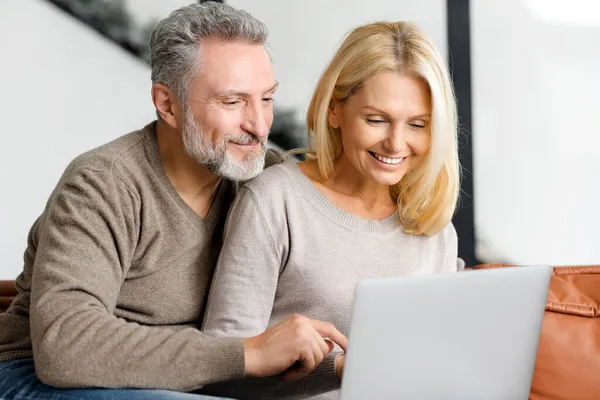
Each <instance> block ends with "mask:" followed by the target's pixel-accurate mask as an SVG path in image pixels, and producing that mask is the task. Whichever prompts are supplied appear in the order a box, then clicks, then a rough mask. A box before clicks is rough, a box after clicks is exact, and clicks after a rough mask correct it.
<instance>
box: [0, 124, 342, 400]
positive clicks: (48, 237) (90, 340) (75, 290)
mask: <svg viewBox="0 0 600 400" xmlns="http://www.w3.org/2000/svg"><path fill="white" fill-rule="evenodd" d="M274 158H276V157H275V156H274ZM273 162H277V160H275V159H271V160H268V161H267V163H273ZM236 191H237V185H236V184H234V183H231V182H227V181H222V182H221V184H220V186H219V188H218V189H217V193H216V195H215V199H214V202H213V205H212V207H211V209H210V211H209V213H208V215H207V216H206V218H204V219H203V218H201V217H199V216H198V215H197V214H196V213H195V212H194V211H193V210H192V209H191V208H190V207H189V206H188V205H187V204H186V203H185V202H184V201H183V199H182V198H181V197H180V196H179V195H178V193H177V192H176V191H175V189H174V187H173V186H172V184H171V182H170V181H169V179H168V178H167V176H166V174H165V171H164V169H163V166H162V163H161V159H160V154H159V151H158V145H157V142H156V136H155V133H154V123H152V124H149V125H148V126H146V127H145V128H144V129H142V130H140V131H136V132H132V133H130V134H127V135H125V136H123V137H121V138H119V139H117V140H115V141H113V142H111V143H108V144H106V145H104V146H102V147H99V148H97V149H94V150H92V151H90V152H87V153H85V154H83V155H81V156H79V157H77V158H76V159H75V160H74V161H73V162H72V163H71V164H70V165H69V167H68V168H67V169H66V171H65V172H64V174H63V176H62V178H61V179H60V181H59V183H58V185H57V186H56V189H55V190H54V191H53V193H52V195H51V196H50V199H49V200H48V203H47V205H46V208H45V210H44V212H43V213H42V215H41V216H40V217H39V219H38V220H37V221H36V222H35V224H34V225H33V227H32V229H31V232H30V234H29V238H28V247H27V250H26V252H25V256H24V270H23V272H22V273H21V274H20V276H19V277H18V279H17V286H18V289H19V295H18V296H17V298H16V299H15V301H14V303H13V305H12V306H11V307H10V309H9V310H8V311H7V312H6V313H4V314H0V362H1V361H6V360H12V359H18V358H27V357H32V356H35V357H34V359H35V367H36V372H37V374H38V376H39V378H40V379H41V380H42V381H43V382H45V383H48V384H51V385H53V386H57V387H109V388H123V387H124V388H161V389H174V390H184V391H185V390H195V389H197V388H199V387H201V386H203V385H205V384H207V383H210V382H215V381H222V380H226V379H233V378H241V377H243V376H244V347H243V341H242V339H240V338H213V337H209V336H206V335H204V334H202V333H201V332H200V330H199V329H197V328H198V324H199V321H202V318H203V312H204V307H205V302H206V298H207V296H208V289H209V286H210V283H211V279H212V274H213V270H214V268H215V265H216V262H217V258H218V255H219V251H220V249H221V245H222V243H221V242H222V231H223V225H224V221H225V217H226V214H227V211H228V209H229V206H230V204H231V202H232V200H233V198H234V196H235V194H236ZM332 375H333V376H335V374H334V368H333V366H332V365H323V366H322V369H320V370H318V371H317V373H314V374H312V375H311V376H310V378H308V379H306V383H307V384H308V385H310V387H312V388H314V390H315V391H316V392H319V391H322V390H323V388H324V387H325V386H323V385H321V384H320V383H319V382H320V381H321V380H322V379H327V380H329V381H331V376H332ZM262 390H264V388H263V389H262Z"/></svg>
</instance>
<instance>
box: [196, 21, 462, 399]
mask: <svg viewBox="0 0 600 400" xmlns="http://www.w3.org/2000/svg"><path fill="white" fill-rule="evenodd" d="M307 123H308V127H309V131H310V135H311V143H314V148H313V149H312V151H311V152H310V154H309V157H308V159H307V160H306V161H303V162H300V163H296V161H295V160H294V159H293V158H290V159H289V160H288V161H286V162H284V163H283V164H280V165H277V166H274V167H271V168H269V169H267V170H266V171H265V172H263V173H262V175H260V176H259V177H258V178H255V179H254V180H252V181H250V182H248V183H247V184H246V185H245V186H244V187H243V188H242V189H241V190H240V192H239V194H238V197H237V198H236V200H235V203H234V205H233V207H232V209H231V211H230V214H229V218H228V222H227V225H226V228H225V237H224V245H223V250H222V253H221V256H220V259H219V262H218V266H217V270H216V273H215V275H214V279H213V283H212V288H211V291H210V297H209V303H208V308H207V311H206V314H205V320H204V324H203V329H204V330H205V331H206V332H207V333H209V334H213V335H229V336H234V335H239V336H251V335H255V334H258V333H260V332H263V331H264V330H265V329H266V328H267V327H268V326H271V325H273V324H275V323H276V322H277V321H280V320H282V319H284V318H285V317H287V316H289V315H291V314H301V315H304V316H306V317H309V318H316V319H320V320H324V321H329V322H331V323H333V324H334V325H335V326H336V327H338V328H339V329H340V331H342V332H344V333H347V331H348V322H349V318H350V311H351V310H350V308H351V304H352V296H353V292H354V287H355V284H356V283H357V281H358V280H360V279H362V278H368V277H381V276H397V275H412V274H439V273H446V272H454V271H456V270H457V268H461V267H462V265H461V264H462V262H461V261H460V260H459V259H458V258H457V237H456V232H455V230H454V227H453V226H452V224H451V218H452V216H453V214H454V211H455V207H456V203H457V198H458V192H459V163H458V154H457V116H456V102H455V98H454V94H453V88H452V85H451V82H450V79H449V74H448V71H447V69H446V65H445V62H444V60H443V59H442V58H441V56H440V54H439V53H438V51H437V50H436V48H435V47H434V46H433V44H432V43H431V42H430V41H429V40H428V39H427V38H426V37H425V36H424V35H423V33H422V32H421V31H420V30H419V29H418V28H417V27H416V26H415V25H413V24H411V23H407V22H396V23H388V22H379V23H372V24H368V25H364V26H361V27H358V28H356V29H354V30H353V31H352V32H350V33H349V34H348V36H347V37H346V39H345V41H344V42H343V44H342V45H341V47H340V48H339V50H338V51H337V53H336V54H335V56H334V58H333V60H331V62H330V63H329V65H328V66H327V68H326V69H325V71H324V73H323V75H322V77H321V78H320V80H319V82H318V84H317V87H316V89H315V92H314V95H313V97H312V100H311V102H310V107H309V109H308V113H307ZM415 300H417V299H415ZM398 334H399V335H400V336H401V332H399V333H398ZM336 355H337V353H336V352H333V353H331V354H329V355H328V356H327V357H326V358H325V361H324V362H323V363H322V364H321V366H320V367H319V368H318V370H317V371H316V372H315V373H316V374H321V375H322V380H321V384H322V385H323V388H324V389H336V388H337V387H338V386H339V379H338V376H339V375H340V374H341V367H342V366H343V357H338V358H337V360H336ZM336 372H337V373H336ZM284 378H285V377H282V379H281V382H277V383H272V384H275V385H280V387H281V392H280V396H281V397H285V395H288V394H289V395H292V394H294V395H298V394H301V393H302V387H301V385H302V383H301V382H302V381H298V382H297V383H294V382H289V381H284ZM246 383H247V382H246ZM255 383H256V382H255ZM238 384H240V383H238ZM223 387H227V388H229V389H235V388H238V392H235V391H234V392H230V393H226V394H231V395H233V396H240V397H241V398H244V393H246V396H247V392H245V391H244V389H239V387H240V386H237V385H236V384H234V383H230V384H229V385H227V386H222V387H221V389H222V388H223ZM254 387H256V386H254ZM271 389H272V388H271ZM271 393H272V392H271ZM337 396H338V394H337V392H332V393H328V394H325V395H322V397H321V398H336V397H337ZM247 397H252V398H260V396H259V395H255V394H253V395H252V396H247Z"/></svg>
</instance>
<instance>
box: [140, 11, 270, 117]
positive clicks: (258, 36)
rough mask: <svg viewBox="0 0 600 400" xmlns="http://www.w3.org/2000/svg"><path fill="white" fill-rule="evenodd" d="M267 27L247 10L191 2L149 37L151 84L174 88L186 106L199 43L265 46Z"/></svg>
mask: <svg viewBox="0 0 600 400" xmlns="http://www.w3.org/2000/svg"><path fill="white" fill-rule="evenodd" d="M267 35H268V31H267V27H266V25H265V24H264V23H262V22H260V21H259V20H257V19H256V18H254V17H253V16H252V15H250V14H249V13H247V12H246V11H242V10H238V9H236V8H234V7H231V6H228V5H225V4H221V3H217V2H213V1H209V2H205V3H201V4H190V5H189V6H185V7H182V8H180V9H178V10H175V11H173V12H172V13H171V14H170V15H169V16H168V17H167V18H165V19H163V20H161V21H160V22H159V23H158V24H157V25H156V27H155V28H154V30H153V31H152V35H151V36H150V66H151V68H152V83H153V84H154V83H161V84H163V85H165V86H167V87H168V88H169V89H171V90H173V91H174V92H175V94H176V95H177V97H178V99H179V101H180V103H181V106H182V107H184V108H185V107H186V103H187V100H188V95H189V93H188V90H189V85H190V81H191V79H192V77H193V76H194V74H195V73H196V72H197V71H198V68H199V60H200V43H201V42H202V40H206V39H211V38H214V39H219V40H223V41H225V42H241V43H250V44H256V45H263V46H264V45H266V41H267Z"/></svg>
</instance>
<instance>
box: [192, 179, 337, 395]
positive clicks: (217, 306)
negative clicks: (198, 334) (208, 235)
mask: <svg viewBox="0 0 600 400" xmlns="http://www.w3.org/2000/svg"><path fill="white" fill-rule="evenodd" d="M282 203H283V202H278V201H277V199H270V201H269V203H268V204H267V203H266V201H261V199H259V198H258V197H257V195H256V194H255V193H254V192H253V191H251V190H250V189H248V188H247V187H243V188H242V189H241V190H240V192H239V194H238V196H237V198H236V200H235V201H234V204H233V205H232V208H231V210H230V212H229V216H228V218H227V223H226V226H225V232H224V241H223V248H222V251H221V255H220V257H219V261H218V264H217V268H216V270H215V274H214V277H213V281H212V285H211V290H210V294H209V299H208V303H207V309H206V312H205V315H204V321H203V324H202V330H203V331H204V333H206V334H208V335H215V336H230V337H232V336H238V337H246V336H253V335H256V334H259V333H261V332H263V331H264V330H265V329H266V328H267V325H268V323H269V319H270V317H271V311H272V309H273V303H274V300H275V293H276V291H277V283H278V280H279V273H280V271H281V270H282V268H283V267H284V266H285V263H286V260H287V257H288V251H289V243H288V231H287V229H288V228H287V224H286V219H285V205H284V204H282ZM291 313H293V311H292V312H291ZM337 355H339V354H338V353H330V354H328V355H327V356H326V357H325V359H324V361H323V362H322V363H321V364H320V365H319V367H318V368H317V369H316V370H315V371H314V372H313V373H311V374H310V375H308V376H307V377H305V378H303V379H300V380H285V379H284V375H279V376H276V377H272V378H245V379H241V380H236V381H228V382H224V383H222V384H216V385H210V386H207V387H205V388H203V389H202V392H203V393H208V394H213V395H220V396H230V397H235V398H252V399H261V398H291V397H293V398H303V397H310V396H314V395H316V394H319V393H324V392H327V391H331V390H335V389H339V386H340V382H339V379H338V378H337V375H336V369H335V358H336V356H337Z"/></svg>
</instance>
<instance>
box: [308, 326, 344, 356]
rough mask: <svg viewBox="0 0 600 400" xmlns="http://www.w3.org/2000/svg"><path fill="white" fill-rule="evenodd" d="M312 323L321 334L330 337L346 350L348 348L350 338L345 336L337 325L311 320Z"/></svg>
mask: <svg viewBox="0 0 600 400" xmlns="http://www.w3.org/2000/svg"><path fill="white" fill-rule="evenodd" d="M311 324H312V326H313V328H314V329H315V330H316V331H317V332H318V333H319V335H321V337H323V338H328V339H329V340H332V341H333V342H335V343H337V345H338V346H340V347H341V348H342V349H343V350H344V351H347V349H348V339H347V338H346V336H344V335H343V334H342V333H341V332H340V331H338V330H337V329H336V328H335V326H333V325H332V324H330V323H329V322H323V321H317V320H311Z"/></svg>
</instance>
